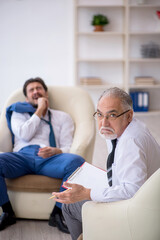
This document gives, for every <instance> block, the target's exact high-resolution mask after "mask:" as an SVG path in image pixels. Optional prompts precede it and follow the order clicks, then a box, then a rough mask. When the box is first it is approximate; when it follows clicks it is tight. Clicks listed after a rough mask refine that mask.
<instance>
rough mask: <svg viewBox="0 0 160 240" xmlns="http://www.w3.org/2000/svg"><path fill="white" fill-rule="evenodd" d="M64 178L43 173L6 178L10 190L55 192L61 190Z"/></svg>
mask: <svg viewBox="0 0 160 240" xmlns="http://www.w3.org/2000/svg"><path fill="white" fill-rule="evenodd" d="M61 183H62V179H56V178H51V177H47V176H42V175H30V174H29V175H25V176H22V177H18V178H14V179H6V184H7V188H8V190H14V191H23V192H45V193H46V192H50V193H51V192H54V191H59V188H60V186H61Z"/></svg>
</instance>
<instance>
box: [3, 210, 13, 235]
mask: <svg viewBox="0 0 160 240" xmlns="http://www.w3.org/2000/svg"><path fill="white" fill-rule="evenodd" d="M15 223H16V218H15V216H14V215H9V213H5V212H3V213H2V215H1V216H0V231H1V230H3V229H5V228H6V227H8V226H10V225H12V224H15Z"/></svg>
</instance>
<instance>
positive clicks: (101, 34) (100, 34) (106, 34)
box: [77, 31, 125, 36]
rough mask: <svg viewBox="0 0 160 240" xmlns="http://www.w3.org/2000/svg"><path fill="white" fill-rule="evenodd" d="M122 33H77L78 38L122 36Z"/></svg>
mask: <svg viewBox="0 0 160 240" xmlns="http://www.w3.org/2000/svg"><path fill="white" fill-rule="evenodd" d="M124 34H125V33H124V32H112V31H104V32H77V35H79V36H83V35H84V36H108V35H111V36H112V35H113V36H114V35H124Z"/></svg>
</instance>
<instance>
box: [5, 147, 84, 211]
mask: <svg viewBox="0 0 160 240" xmlns="http://www.w3.org/2000/svg"><path fill="white" fill-rule="evenodd" d="M39 148H40V146H38V145H30V146H27V147H24V148H22V149H21V150H20V151H19V152H15V153H1V154H0V192H1V193H0V206H2V205H3V204H4V203H6V202H8V201H9V198H8V194H7V187H6V183H5V178H16V177H20V176H24V175H26V174H37V175H44V176H48V177H53V178H62V179H63V181H62V183H63V182H64V181H66V180H67V178H68V177H69V176H70V175H71V174H72V173H73V171H74V170H75V169H76V168H77V167H79V166H81V165H82V164H83V162H84V159H83V158H82V157H81V156H78V155H76V154H71V153H62V154H57V155H54V156H52V157H49V158H42V157H39V156H38V155H37V153H38V151H39ZM63 190H64V188H63V187H62V186H61V188H60V191H63ZM56 205H57V206H58V207H61V204H60V203H57V204H56Z"/></svg>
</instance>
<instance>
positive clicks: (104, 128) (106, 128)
mask: <svg viewBox="0 0 160 240" xmlns="http://www.w3.org/2000/svg"><path fill="white" fill-rule="evenodd" d="M103 130H109V131H111V132H112V133H115V131H114V130H113V129H112V128H110V127H101V128H100V130H99V132H100V133H101V134H103V133H102V131H103Z"/></svg>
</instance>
